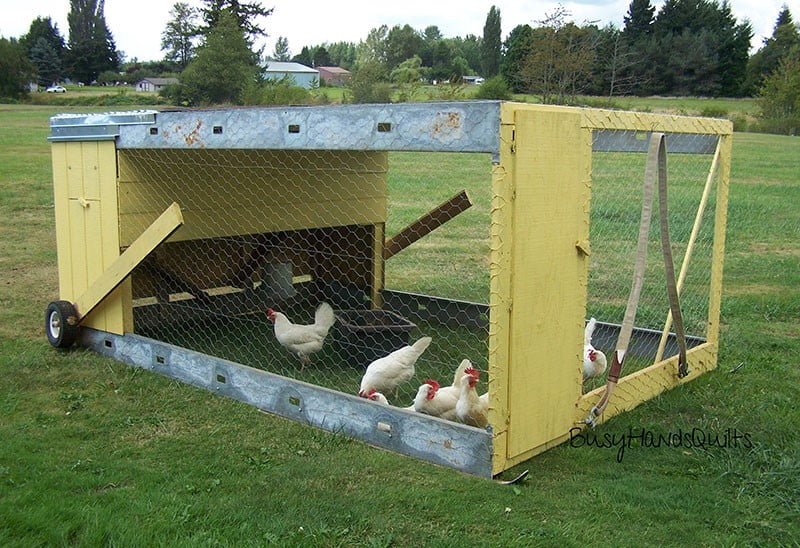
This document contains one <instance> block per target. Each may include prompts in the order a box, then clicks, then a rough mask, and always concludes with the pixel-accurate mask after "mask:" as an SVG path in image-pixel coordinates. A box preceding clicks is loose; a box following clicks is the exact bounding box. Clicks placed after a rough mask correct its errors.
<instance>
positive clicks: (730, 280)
mask: <svg viewBox="0 0 800 548" xmlns="http://www.w3.org/2000/svg"><path fill="white" fill-rule="evenodd" d="M62 110H65V109H64V108H62V107H28V106H0V126H1V127H3V128H4V131H3V132H2V134H0V196H1V197H2V199H0V234H2V238H0V305H2V306H0V355H1V356H2V358H3V359H2V360H0V367H1V368H2V375H0V440H1V441H0V544H2V545H3V546H38V545H48V546H49V545H79V546H95V545H119V546H143V545H170V546H173V545H177V546H196V545H230V546H264V545H270V544H276V545H282V546H283V545H289V546H306V545H320V546H362V545H364V546H423V545H437V546H438V545H441V546H465V545H486V546H553V545H558V546H585V545H589V544H604V545H623V546H633V545H635V546H643V545H644V546H656V545H662V546H687V545H704V546H732V545H737V546H775V545H792V544H796V542H797V541H796V539H797V538H800V527H799V526H798V524H797V516H798V515H800V495H798V493H800V479H798V478H800V443H798V434H797V430H796V427H795V425H796V424H797V423H798V419H800V412H798V403H797V402H798V399H797V387H798V382H800V370H799V369H798V366H797V364H798V356H800V342H798V341H800V327H798V325H799V324H798V318H800V290H799V289H798V287H800V283H799V282H800V279H798V277H799V276H800V275H799V274H798V272H800V243H799V242H800V213H799V212H798V208H797V204H798V203H800V189H799V188H798V187H799V186H800V183H798V179H797V173H800V141H798V140H797V139H793V138H789V137H778V136H766V135H755V134H737V135H735V138H734V150H733V153H734V162H733V166H732V187H731V203H730V208H729V213H730V218H729V224H728V227H729V230H728V250H729V252H728V254H727V257H726V268H725V274H726V278H725V294H724V300H723V308H722V324H723V333H722V344H721V351H720V360H719V367H718V369H717V370H715V371H713V372H711V373H709V374H707V375H705V376H703V377H701V378H699V379H697V380H696V381H693V382H692V383H689V384H688V385H686V386H684V387H682V388H679V389H676V390H673V391H671V392H669V393H667V394H664V395H662V396H661V397H659V398H656V399H655V400H653V401H651V402H648V403H645V404H644V405H642V406H640V407H639V408H637V409H635V410H633V411H631V412H629V413H626V414H624V415H622V416H619V417H617V418H615V419H613V420H612V421H610V422H609V423H608V424H605V425H603V426H601V427H599V428H598V429H596V430H595V431H594V433H596V434H597V436H600V437H601V439H603V438H602V437H603V436H604V435H608V436H616V437H617V438H619V437H620V436H622V435H625V434H627V433H628V432H629V431H630V432H633V433H636V432H638V431H641V430H642V429H644V430H646V431H649V432H652V433H654V434H665V435H666V434H669V433H676V432H691V431H692V429H698V432H699V431H702V432H705V433H706V434H708V435H711V434H718V435H724V434H725V433H726V431H730V432H731V433H732V432H733V431H734V429H735V430H736V431H737V432H739V433H747V434H748V439H749V442H748V444H747V446H745V445H744V444H743V443H742V442H739V443H738V444H737V446H736V447H734V446H733V443H732V442H731V443H730V444H729V446H728V447H717V446H713V445H709V446H706V447H698V446H697V445H696V444H695V445H693V446H689V445H688V444H685V445H684V446H683V447H660V448H652V447H650V448H648V447H642V446H641V444H638V443H633V444H632V445H631V447H627V448H626V449H625V451H624V455H623V459H622V462H618V461H617V455H618V450H619V449H618V447H606V448H600V447H596V446H592V447H587V446H583V447H574V446H571V445H570V444H569V443H566V444H563V445H561V446H559V447H557V448H555V449H553V450H550V451H548V452H546V453H544V454H542V455H540V456H538V457H536V458H534V459H532V460H531V461H529V462H526V463H524V464H523V465H521V466H519V467H517V468H516V469H514V470H512V471H510V472H509V474H508V475H509V476H510V475H512V474H513V473H515V472H518V471H520V470H521V469H523V468H530V469H531V475H530V477H529V479H528V480H527V481H525V482H524V483H523V484H521V485H518V486H515V487H513V488H512V487H507V486H500V485H497V484H495V483H492V482H488V481H485V480H481V479H476V478H472V477H467V476H464V475H462V474H459V473H457V472H454V471H452V470H449V469H444V468H440V467H436V466H433V465H430V464H427V463H424V462H419V461H416V460H413V459H410V458H405V457H401V456H399V455H395V454H392V453H389V452H386V451H381V450H377V449H373V448H370V447H367V446H365V445H363V444H361V443H359V442H355V441H351V440H348V439H346V438H344V437H341V436H337V435H333V434H328V433H324V432H320V431H317V430H314V429H311V428H308V427H305V426H303V425H301V424H296V423H293V422H290V421H286V420H282V419H279V418H276V417H273V416H270V415H265V414H262V413H259V412H258V411H256V410H254V409H252V408H251V407H249V406H246V405H244V404H240V403H238V402H235V401H230V400H227V399H224V398H220V397H217V396H214V395H213V394H209V393H207V392H205V391H202V390H199V389H195V388H191V387H188V386H186V385H183V384H180V383H178V382H176V381H172V380H170V379H167V378H164V377H160V376H158V375H155V374H151V373H148V372H145V371H142V370H139V369H136V368H131V367H127V366H124V365H121V364H119V363H117V362H115V361H113V360H108V359H105V358H102V357H100V356H98V355H95V354H93V353H90V352H87V351H83V350H75V351H71V352H57V351H55V350H53V349H52V348H50V347H49V346H48V345H47V343H46V340H45V338H44V335H43V333H42V321H43V318H42V316H43V313H44V309H45V306H46V304H47V302H49V301H51V300H53V299H54V298H56V297H57V294H58V291H57V277H56V269H55V250H54V249H55V242H54V228H53V208H52V191H51V185H52V183H51V177H50V159H49V145H48V143H47V141H46V136H47V134H48V129H47V119H48V116H50V115H52V114H54V113H56V112H61V111H62ZM397 161H406V159H405V158H398V159H397ZM448 161H450V159H449V158H448ZM452 161H456V162H458V158H457V157H456V158H454V159H453V160H452ZM473 161H474V166H472V164H473ZM463 162H464V163H465V165H463V166H461V168H463V169H467V170H470V169H473V167H474V169H477V170H482V173H485V171H483V170H484V169H486V166H485V162H484V159H482V158H480V157H478V156H476V157H475V159H474V160H473V159H472V157H465V159H464V160H463ZM407 164H408V165H407V166H406V167H408V168H409V169H410V168H411V167H414V166H413V165H412V164H414V158H413V157H408V161H407ZM471 166H472V167H471ZM416 167H417V169H418V170H419V171H420V172H422V173H427V172H435V173H438V174H441V173H442V172H448V171H450V169H449V168H447V169H439V167H440V166H422V165H420V166H416ZM437 177H438V175H437ZM437 180H438V179H437ZM451 183H452V185H453V186H457V185H456V181H451ZM398 184H399V187H398V188H400V187H401V186H402V181H398ZM445 186H446V187H449V186H451V185H450V184H447V185H445ZM441 192H442V195H441V196H440V195H437V194H435V193H434V192H433V191H431V192H430V194H429V193H428V189H426V192H425V194H424V196H423V198H420V199H417V200H407V201H408V202H409V203H408V208H409V209H408V210H407V211H401V210H400V209H398V212H397V213H398V218H397V219H396V220H394V221H392V223H393V224H392V223H390V229H389V230H387V232H389V233H392V232H393V230H394V229H395V228H397V227H400V226H403V224H404V222H405V221H406V219H407V218H414V216H415V215H416V214H417V210H416V209H415V208H418V209H419V210H420V211H425V210H427V209H428V208H429V207H430V206H431V205H435V204H437V203H439V202H440V201H442V200H443V199H445V198H447V197H449V195H451V194H452V193H451V192H450V189H449V188H448V189H447V192H445V191H444V190H442V191H441ZM395 199H397V200H399V201H402V199H401V196H399V195H398V196H397V197H395V196H392V200H395ZM482 200H483V198H481V197H480V196H478V197H477V198H476V199H475V201H476V207H482V206H481V205H480V204H481V203H482ZM465 215H466V214H465ZM453 222H456V220H454V221H453ZM462 222H463V221H462ZM469 224H470V223H466V225H469ZM457 228H458V231H463V232H460V234H461V235H459V236H458V237H457V239H458V238H464V237H466V236H464V235H469V234H471V232H472V231H474V230H475V229H474V228H471V227H470V226H463V227H457ZM441 237H444V236H441ZM437 245H438V244H437ZM442 245H444V244H442ZM409 251H410V250H409ZM442 252H443V253H444V251H442ZM400 256H401V255H398V256H397V258H400ZM267 334H268V333H267V332H264V333H262V336H263V337H264V338H267ZM740 365H741V367H739V366H740ZM737 368H738V369H737ZM733 370H735V372H733V373H732V372H731V371H733ZM532 396H535V387H534V388H532ZM572 445H576V444H572Z"/></svg>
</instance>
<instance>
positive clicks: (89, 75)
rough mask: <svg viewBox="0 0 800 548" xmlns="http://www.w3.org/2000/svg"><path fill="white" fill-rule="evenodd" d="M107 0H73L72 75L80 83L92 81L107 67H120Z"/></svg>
mask: <svg viewBox="0 0 800 548" xmlns="http://www.w3.org/2000/svg"><path fill="white" fill-rule="evenodd" d="M104 5H105V0H70V12H69V13H68V14H67V21H68V22H69V53H68V55H67V65H68V72H69V74H70V75H71V76H72V77H73V78H74V79H76V80H78V81H80V82H86V83H90V82H93V81H94V80H95V79H96V78H97V76H98V75H99V74H100V73H101V72H103V71H106V70H114V71H116V70H118V69H119V53H118V52H117V47H116V45H115V44H114V37H113V36H112V35H111V31H109V30H108V26H107V25H106V18H105V14H104Z"/></svg>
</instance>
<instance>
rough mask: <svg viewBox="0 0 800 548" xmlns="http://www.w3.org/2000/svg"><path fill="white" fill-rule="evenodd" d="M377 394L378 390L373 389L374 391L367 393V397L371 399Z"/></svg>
mask: <svg viewBox="0 0 800 548" xmlns="http://www.w3.org/2000/svg"><path fill="white" fill-rule="evenodd" d="M377 392H378V389H377V388H373V389H372V390H370V391H369V392H367V397H368V398H370V399H371V398H372V396H374V395H375V394H376V393H377Z"/></svg>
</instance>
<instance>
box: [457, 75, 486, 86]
mask: <svg viewBox="0 0 800 548" xmlns="http://www.w3.org/2000/svg"><path fill="white" fill-rule="evenodd" d="M462 79H463V80H464V83H465V84H478V85H480V84H482V83H483V77H482V76H477V75H470V76H464V77H463V78H462Z"/></svg>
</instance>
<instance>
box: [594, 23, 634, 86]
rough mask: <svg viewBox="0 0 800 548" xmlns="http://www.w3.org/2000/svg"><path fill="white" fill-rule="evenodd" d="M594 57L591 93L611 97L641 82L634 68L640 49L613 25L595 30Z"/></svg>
mask: <svg viewBox="0 0 800 548" xmlns="http://www.w3.org/2000/svg"><path fill="white" fill-rule="evenodd" d="M642 42H645V41H644V40H643V41H642ZM596 59H597V63H596V64H595V67H594V75H593V77H592V86H593V87H592V89H591V91H590V93H592V94H594V95H606V96H608V97H609V98H610V97H614V96H616V95H627V94H630V93H631V92H633V91H635V90H636V89H638V88H639V87H640V85H641V84H642V82H641V80H640V76H639V74H638V71H637V70H636V69H637V68H638V67H639V66H640V64H641V59H640V55H639V51H638V50H636V49H635V48H634V46H632V45H631V44H630V43H629V42H628V41H627V40H626V39H625V35H624V31H621V30H620V29H618V28H616V27H614V25H607V26H606V27H604V28H602V29H600V30H599V31H598V39H597V46H596Z"/></svg>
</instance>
